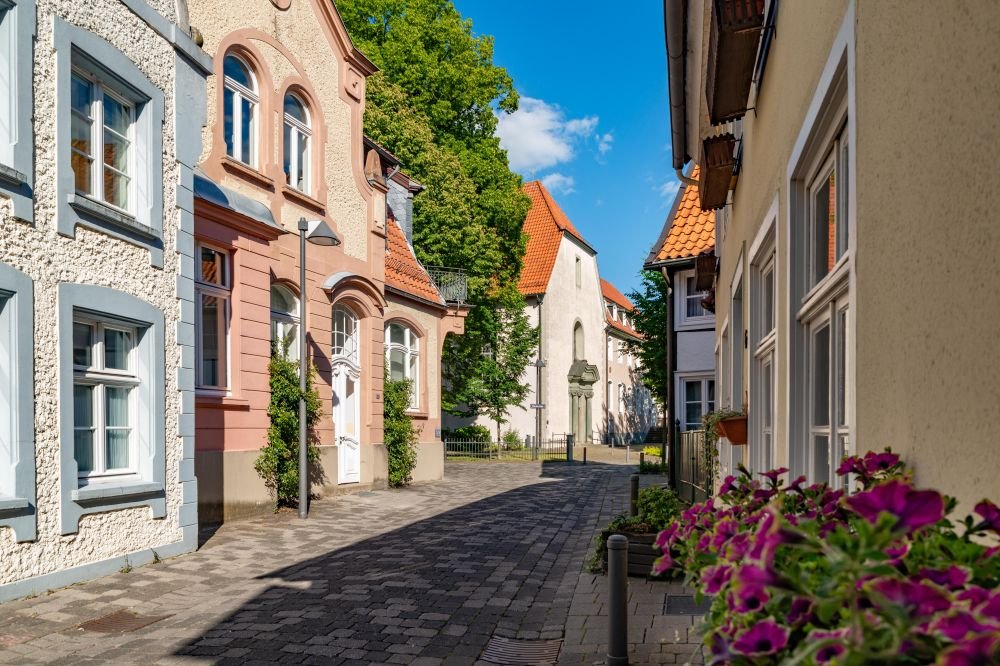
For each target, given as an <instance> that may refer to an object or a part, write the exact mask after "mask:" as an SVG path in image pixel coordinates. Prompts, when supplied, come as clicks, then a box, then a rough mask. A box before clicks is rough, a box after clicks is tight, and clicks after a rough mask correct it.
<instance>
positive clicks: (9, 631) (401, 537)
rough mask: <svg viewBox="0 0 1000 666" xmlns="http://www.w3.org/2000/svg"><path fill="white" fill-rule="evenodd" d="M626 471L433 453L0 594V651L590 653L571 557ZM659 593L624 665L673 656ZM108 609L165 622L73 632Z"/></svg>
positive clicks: (597, 639) (575, 559)
mask: <svg viewBox="0 0 1000 666" xmlns="http://www.w3.org/2000/svg"><path fill="white" fill-rule="evenodd" d="M631 469H632V468H630V467H625V466H621V465H609V464H589V465H587V466H583V465H579V464H577V465H573V466H568V465H566V464H564V463H546V464H531V463H528V464H525V463H521V464H518V463H512V464H476V463H471V464H449V465H448V468H447V471H446V475H447V478H446V479H445V480H444V481H442V482H439V483H434V484H426V485H418V486H414V487H412V488H407V489H404V490H397V491H378V492H373V493H362V494H357V495H348V496H340V497H337V498H335V499H331V500H326V501H321V502H317V503H315V504H314V505H313V508H312V513H311V517H310V518H309V520H307V521H299V520H298V519H297V518H296V517H295V515H294V513H291V512H288V513H281V514H278V515H275V516H265V517H261V518H257V519H253V520H249V521H242V522H237V523H232V524H229V525H225V526H223V527H222V528H221V529H220V530H219V531H218V532H216V533H214V534H212V535H210V536H208V538H207V541H206V543H205V544H204V546H203V547H202V549H201V550H200V551H198V552H197V553H194V554H191V555H186V556H182V557H178V558H175V559H172V560H168V561H164V562H161V563H159V564H153V565H150V566H147V567H143V568H141V569H136V570H134V571H131V572H123V573H120V574H116V575H114V576H109V577H106V578H102V579H99V580H95V581H91V582H89V583H84V584H81V585H76V586H73V587H70V588H67V589H63V590H59V591H56V592H54V593H51V594H48V595H41V596H38V597H34V598H30V599H24V600H20V601H15V602H11V603H8V604H5V605H3V606H0V663H12V664H34V663H65V664H78V663H143V664H181V663H183V664H200V663H218V664H253V663H296V664H368V663H389V664H415V665H423V664H474V663H476V660H477V657H478V656H479V655H480V654H481V653H482V650H483V648H484V647H485V646H486V643H487V642H488V640H489V639H490V637H491V636H493V635H499V636H504V637H508V638H518V639H540V638H565V641H566V643H565V645H564V648H563V653H562V659H561V663H563V662H565V663H593V662H595V661H597V662H600V663H603V652H602V650H603V641H604V639H603V638H601V631H600V630H601V626H602V622H606V619H602V615H601V610H602V605H601V598H602V595H603V594H604V593H605V592H606V590H605V589H604V588H605V587H606V579H605V578H604V577H602V576H592V575H589V574H581V570H582V567H583V562H584V560H585V558H586V557H587V555H588V553H589V548H590V543H591V540H592V537H593V534H594V533H595V531H596V530H597V529H598V528H599V527H600V525H599V521H604V520H606V519H607V518H608V517H609V516H610V515H611V514H612V513H614V512H617V511H620V510H621V507H623V506H624V505H625V502H626V501H627V497H626V491H627V485H628V476H629V474H630V472H631ZM647 587H648V588H650V589H649V590H647V589H646V588H647ZM664 589H665V586H664V585H663V584H649V583H643V582H640V581H635V580H633V581H632V584H631V597H632V599H633V606H635V612H636V613H637V615H636V619H635V620H634V621H633V624H632V625H631V626H630V631H631V632H633V636H634V638H635V639H636V641H635V642H636V646H635V649H636V652H635V658H634V660H633V663H636V664H640V663H672V662H673V661H674V660H673V659H668V657H674V656H677V657H678V659H677V662H678V663H683V661H684V660H686V658H687V657H685V656H684V655H683V654H681V652H680V648H679V647H676V646H675V645H672V644H669V642H661V640H660V639H661V638H664V639H665V640H666V639H669V638H672V637H674V636H675V632H674V631H673V629H674V628H675V625H676V626H681V624H683V622H685V621H686V622H687V624H686V625H684V626H685V627H687V626H690V624H691V622H692V620H691V618H668V619H669V620H670V622H667V621H666V620H664V619H662V618H659V619H657V618H655V617H654V616H656V615H658V614H662V601H657V600H656V598H657V596H658V595H662V594H663V593H664V591H663V590H664ZM657 603H660V609H661V612H660V613H656V612H655V608H654V607H655V605H656V604H657ZM121 610H127V611H130V612H131V613H133V614H136V615H138V616H141V617H147V618H161V617H163V618H164V619H161V620H159V621H156V622H154V623H152V624H149V625H148V626H145V627H143V628H141V629H137V630H135V631H131V632H127V633H99V632H93V631H85V630H83V629H80V628H79V625H80V624H82V623H85V622H88V621H93V620H96V619H99V618H102V617H104V616H106V615H109V614H111V613H114V612H116V611H121ZM646 615H648V616H649V621H648V622H647V620H646V619H639V618H640V617H641V618H645V617H646ZM164 616H166V617H164ZM640 625H641V633H640ZM661 630H662V631H661ZM605 632H606V628H605ZM657 632H660V633H657ZM664 632H665V633H664ZM681 633H682V634H683V633H684V632H681ZM686 640H687V638H686V636H685V642H686ZM694 640H696V639H694ZM651 641H652V643H651ZM650 645H652V646H653V647H649V646H650ZM668 647H669V648H670V650H668V649H666V648H668ZM685 647H687V646H685ZM654 648H655V649H654ZM671 650H673V651H671ZM647 655H649V658H648V659H647Z"/></svg>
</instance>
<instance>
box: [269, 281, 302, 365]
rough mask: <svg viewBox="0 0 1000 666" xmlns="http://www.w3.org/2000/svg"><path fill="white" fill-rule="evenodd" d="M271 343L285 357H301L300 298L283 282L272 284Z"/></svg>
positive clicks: (295, 358)
mask: <svg viewBox="0 0 1000 666" xmlns="http://www.w3.org/2000/svg"><path fill="white" fill-rule="evenodd" d="M271 345H272V347H273V348H274V349H275V350H276V351H278V352H280V353H282V354H283V355H284V356H285V357H287V358H289V359H293V360H298V358H299V299H298V297H296V296H295V294H294V293H292V290H291V289H289V288H288V287H286V286H284V285H282V284H272V285H271Z"/></svg>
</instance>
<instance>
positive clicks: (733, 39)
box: [705, 0, 764, 125]
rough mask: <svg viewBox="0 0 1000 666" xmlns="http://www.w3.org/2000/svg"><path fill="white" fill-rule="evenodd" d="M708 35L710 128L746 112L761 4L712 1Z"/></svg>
mask: <svg viewBox="0 0 1000 666" xmlns="http://www.w3.org/2000/svg"><path fill="white" fill-rule="evenodd" d="M712 4H713V9H714V11H713V13H712V25H711V28H710V32H709V47H708V71H707V75H706V78H705V99H706V101H707V102H708V115H709V119H710V120H711V122H712V124H713V125H718V124H720V123H724V122H727V121H730V120H736V119H738V118H742V117H743V115H744V114H745V113H746V112H747V99H748V98H749V97H750V84H751V82H752V81H753V70H754V64H755V62H756V60H757V46H758V44H759V43H760V33H761V30H762V28H763V27H764V0H714V1H713V3H712Z"/></svg>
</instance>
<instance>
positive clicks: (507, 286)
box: [337, 0, 536, 418]
mask: <svg viewBox="0 0 1000 666" xmlns="http://www.w3.org/2000/svg"><path fill="white" fill-rule="evenodd" d="M337 8H338V10H339V11H340V14H341V16H342V17H343V19H344V23H345V25H346V26H347V29H348V31H349V32H350V34H351V38H352V39H353V40H354V43H355V44H356V45H357V47H358V48H359V49H361V50H362V51H363V52H364V53H365V54H366V55H367V56H368V57H369V58H371V60H372V61H373V62H374V63H375V64H376V65H377V66H378V67H379V69H380V70H381V71H380V72H379V73H377V74H375V75H374V76H372V77H370V78H369V79H368V82H367V92H366V104H365V132H366V133H367V134H368V135H369V136H371V137H372V138H373V139H374V140H375V141H377V142H379V143H380V144H382V145H384V146H385V147H386V148H388V149H389V150H391V151H392V152H393V153H394V154H396V155H397V156H398V157H399V158H400V160H401V161H402V163H403V168H404V169H405V170H406V172H407V173H408V174H410V175H411V176H413V177H414V178H416V179H417V180H418V181H420V182H421V183H422V184H424V185H425V186H426V187H427V189H426V191H424V192H423V193H422V194H421V195H420V196H418V197H417V198H416V199H415V200H414V221H413V235H414V248H415V250H416V253H417V257H418V258H419V259H420V261H422V262H423V263H424V264H426V265H434V266H460V267H462V268H464V269H465V270H466V273H467V275H468V280H469V302H470V304H472V305H473V306H474V308H473V310H472V312H471V313H470V314H469V316H468V318H467V319H466V321H465V334H464V335H463V336H461V338H459V339H456V338H453V337H451V338H449V343H448V344H447V345H446V346H445V351H444V358H443V361H442V365H443V366H444V367H445V369H446V373H447V374H448V376H450V377H451V378H452V379H453V381H450V382H448V383H447V384H446V386H445V389H444V393H445V395H444V400H443V403H444V406H445V409H447V410H448V411H451V412H453V413H465V414H468V413H469V410H470V409H478V410H485V409H487V407H486V406H485V405H487V404H494V405H497V407H494V408H493V409H500V407H499V402H497V401H498V400H499V396H504V395H506V396H510V398H509V399H511V400H513V399H514V398H515V397H516V396H517V395H518V394H519V393H520V392H519V391H510V390H506V389H500V390H497V391H495V392H494V395H495V399H494V400H491V401H488V402H487V401H484V400H483V398H482V395H483V393H484V392H485V389H482V388H480V387H482V386H483V385H484V384H485V383H486V382H487V381H492V380H494V379H495V378H497V377H503V376H505V374H506V372H498V371H497V367H496V365H497V364H496V362H495V361H492V360H490V359H489V357H488V356H484V355H483V354H482V351H483V350H484V349H487V348H489V349H493V350H494V351H495V352H496V354H497V355H498V357H501V358H511V359H516V358H520V357H521V356H524V353H523V349H524V348H525V347H526V346H530V345H532V344H533V341H534V340H535V338H536V334H535V333H534V332H533V331H532V329H531V327H530V326H528V325H527V324H526V323H525V324H524V325H517V326H513V327H511V329H510V330H509V331H508V332H507V333H506V334H505V335H497V328H496V325H495V322H496V321H498V320H500V321H507V322H517V321H518V318H519V314H518V313H521V314H523V311H524V305H525V303H524V297H523V296H522V295H521V294H520V293H519V292H518V291H517V289H516V288H515V286H514V285H516V284H517V281H518V277H519V276H520V274H521V266H522V261H523V258H524V246H525V238H524V234H523V233H522V230H521V229H522V225H523V223H524V218H525V216H526V215H527V213H528V209H529V207H530V205H531V202H530V199H529V198H528V197H527V196H526V195H525V194H524V193H523V192H522V191H521V178H520V176H518V175H517V174H515V173H513V172H512V171H511V170H510V167H509V164H508V161H507V154H506V152H505V151H504V150H503V149H502V148H501V147H500V140H499V139H498V138H497V136H496V133H495V131H496V127H497V115H496V114H497V113H511V112H513V111H515V110H516V109H517V102H518V96H517V91H516V90H515V89H514V85H513V82H512V80H511V78H510V76H509V75H508V74H507V72H506V70H504V69H503V68H501V67H497V66H496V65H494V64H493V38H492V37H489V36H477V35H475V34H474V33H473V31H472V23H471V21H468V20H466V19H463V18H462V16H461V15H460V14H459V13H458V11H457V10H456V9H455V7H454V6H453V5H452V3H451V2H450V1H449V0H337ZM508 347H509V349H508ZM528 355H530V352H528ZM521 370H523V366H522V368H521ZM517 376H518V377H520V373H518V375H517ZM519 401H520V400H516V401H515V402H508V403H507V404H505V405H503V408H502V410H501V411H504V410H506V409H507V408H508V407H510V406H511V405H513V404H517V402H519ZM475 413H476V414H484V413H486V412H485V411H476V412H475ZM491 418H492V416H491Z"/></svg>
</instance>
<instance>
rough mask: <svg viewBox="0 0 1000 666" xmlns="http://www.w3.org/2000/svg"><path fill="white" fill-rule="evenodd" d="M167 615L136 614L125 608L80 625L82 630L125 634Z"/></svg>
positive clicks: (165, 617)
mask: <svg viewBox="0 0 1000 666" xmlns="http://www.w3.org/2000/svg"><path fill="white" fill-rule="evenodd" d="M168 617H170V616H169V615H160V616H152V615H136V614H135V613H130V612H129V611H126V610H120V611H116V612H114V613H111V614H110V615H105V616H104V617H99V618H97V619H96V620H90V621H89V622H84V623H83V624H81V625H80V628H81V629H83V630H84V631H97V632H100V633H102V634H125V633H128V632H130V631H135V630H137V629H142V628H143V627H148V626H149V625H151V624H155V623H156V622H159V621H160V620H166V619H167V618H168Z"/></svg>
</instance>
